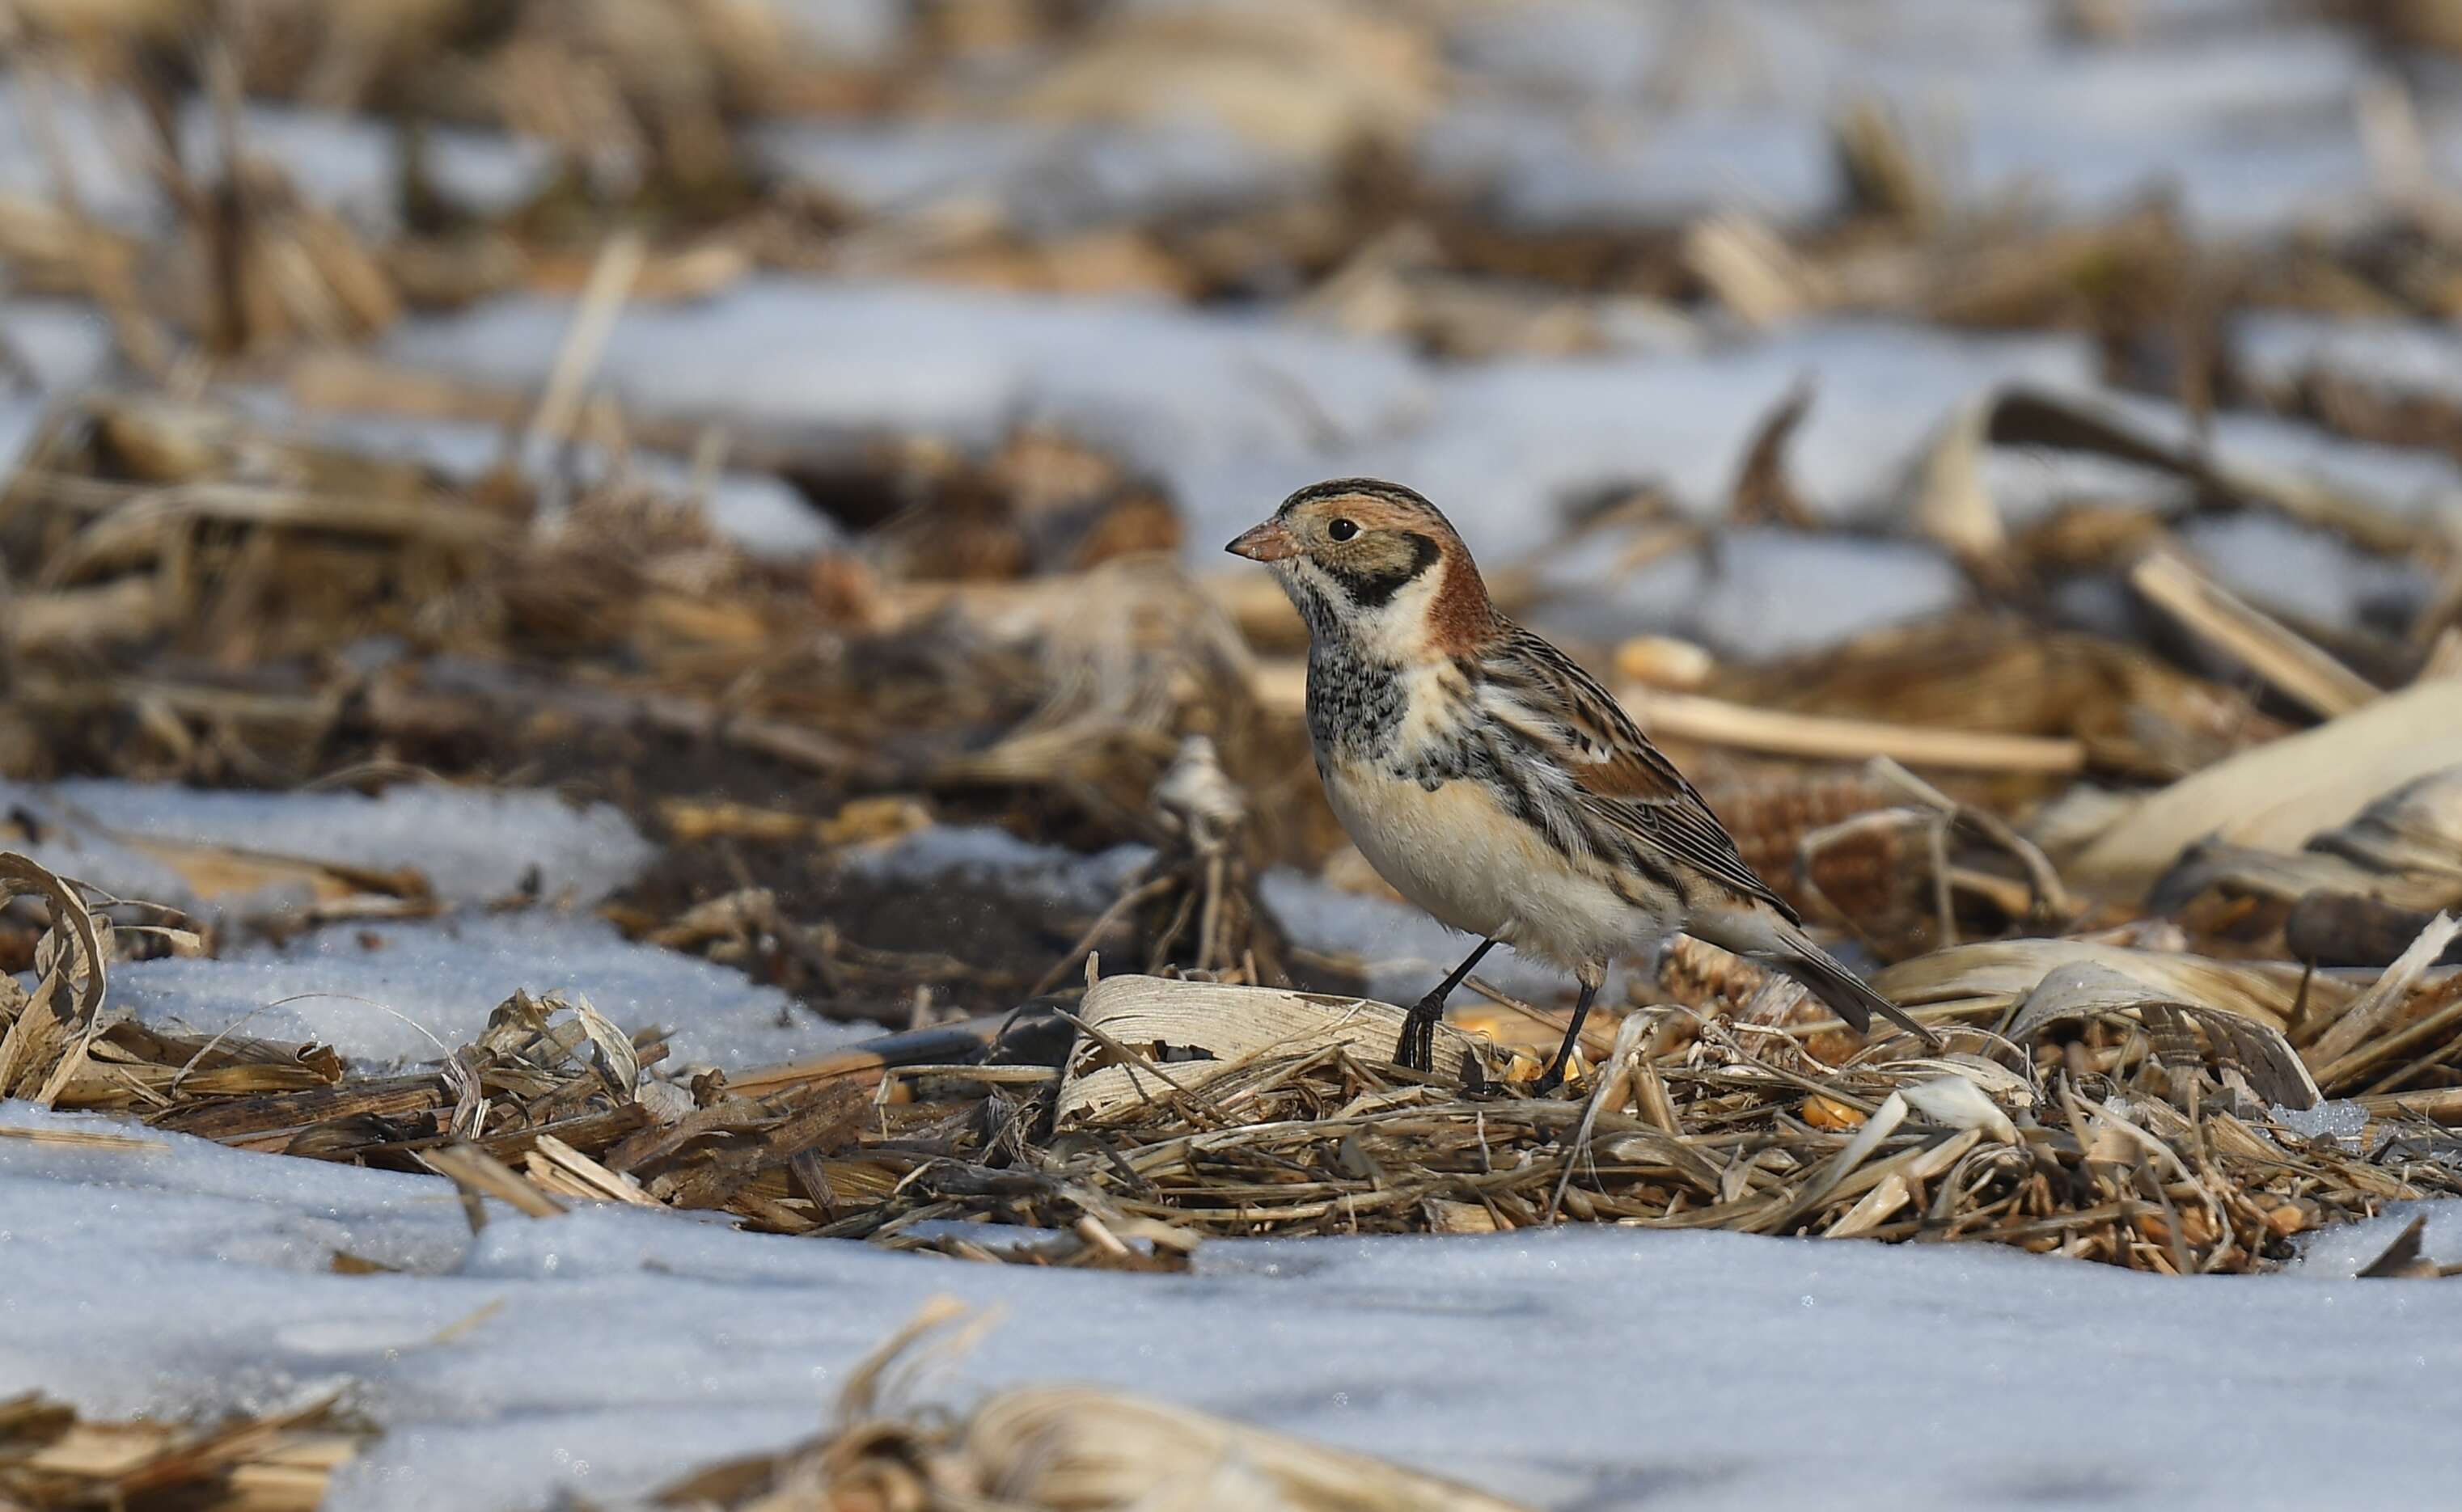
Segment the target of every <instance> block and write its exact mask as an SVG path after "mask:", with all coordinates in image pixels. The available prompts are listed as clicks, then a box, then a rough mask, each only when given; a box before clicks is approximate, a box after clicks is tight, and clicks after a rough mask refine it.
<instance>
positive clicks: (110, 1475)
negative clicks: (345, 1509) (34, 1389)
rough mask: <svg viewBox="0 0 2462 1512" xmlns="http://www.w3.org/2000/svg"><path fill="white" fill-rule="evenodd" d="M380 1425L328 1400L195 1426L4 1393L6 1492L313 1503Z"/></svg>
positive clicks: (37, 1509) (218, 1511) (42, 1507)
mask: <svg viewBox="0 0 2462 1512" xmlns="http://www.w3.org/2000/svg"><path fill="white" fill-rule="evenodd" d="M374 1433H375V1431H374V1430H373V1429H371V1428H368V1427H365V1426H363V1425H358V1424H355V1423H353V1422H352V1421H351V1420H350V1418H349V1417H348V1415H345V1414H342V1413H340V1412H337V1411H336V1410H335V1407H334V1404H333V1403H331V1402H315V1403H312V1404H310V1405H308V1406H305V1407H299V1408H293V1409H291V1410H288V1411H282V1412H273V1413H267V1414H264V1415H256V1416H241V1417H238V1418H235V1419H233V1420H231V1421H229V1422H226V1423H221V1424H215V1425H205V1426H190V1425H184V1424H181V1423H176V1422H163V1421H160V1420H155V1419H137V1420H133V1421H127V1422H97V1421H92V1420H88V1419H86V1418H83V1417H81V1416H80V1415H78V1414H77V1413H76V1410H75V1409H73V1408H70V1407H67V1406H64V1405H62V1404H60V1403H56V1402H50V1401H45V1400H43V1399H42V1398H41V1397H39V1396H33V1395H27V1396H20V1397H15V1398H11V1399H7V1400H0V1497H5V1498H6V1499H7V1501H8V1503H9V1504H10V1505H11V1506H12V1507H25V1508H29V1509H31V1512H68V1509H71V1508H83V1507H124V1508H127V1509H128V1512H172V1509H174V1508H184V1509H196V1512H313V1508H315V1507H317V1506H319V1505H322V1504H323V1502H324V1500H325V1487H326V1483H327V1481H329V1480H331V1479H332V1478H333V1475H334V1473H335V1471H336V1470H339V1469H340V1468H341V1467H342V1466H343V1465H345V1464H347V1463H348V1462H349V1461H350V1460H351V1458H353V1457H354V1456H355V1455H356V1454H357V1452H358V1450H359V1446H360V1445H361V1444H363V1443H365V1442H366V1441H367V1439H369V1438H370V1437H372V1436H374Z"/></svg>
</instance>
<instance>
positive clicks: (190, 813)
mask: <svg viewBox="0 0 2462 1512" xmlns="http://www.w3.org/2000/svg"><path fill="white" fill-rule="evenodd" d="M0 808H5V809H9V810H16V809H23V810H26V811H27V812H28V813H30V814H32V816H34V817H35V819H36V820H37V821H38V825H39V829H40V831H41V832H42V833H43V838H42V839H41V840H40V841H39V842H37V843H36V844H34V845H32V846H30V847H28V848H27V850H28V853H30V854H32V856H33V857H34V858H35V859H36V860H37V861H40V862H42V863H43V864H44V865H46V866H50V867H52V868H54V870H56V871H59V872H61V873H63V874H65V875H72V876H76V877H77V878H79V879H80V880H83V881H87V882H91V883H93V884H94V885H96V886H97V887H101V888H104V889H106V890H107V891H110V892H114V893H118V894H119V895H120V896H127V897H142V898H148V899H150V900H152V901H156V902H172V903H188V902H193V901H194V900H193V899H192V898H190V897H189V896H188V893H187V889H186V887H185V886H184V884H181V883H179V882H178V881H177V879H176V877H171V876H170V874H168V873H167V872H166V871H165V869H164V868H163V866H162V863H161V862H159V861H156V860H153V859H151V858H146V857H143V856H141V855H139V854H137V853H133V852H132V851H131V850H130V849H129V848H128V847H127V846H126V845H125V844H123V843H121V842H123V841H126V840H131V839H140V838H141V839H145V840H154V841H163V842H172V843H187V844H192V845H208V846H225V847H231V848H235V849H239V850H245V851H255V852H265V853H274V854H281V855H292V856H299V857H305V858H308V859H312V860H317V861H326V862H333V863H336V864H340V865H348V866H359V867H369V868H375V869H378V870H391V869H393V868H396V867H401V866H408V867H412V868H415V869H417V870H418V871H419V873H420V874H421V875H423V876H424V877H426V879H427V881H428V884H429V886H430V887H431V888H432V889H433V890H434V891H435V894H436V896H438V897H440V898H443V899H444V900H446V901H448V902H483V901H486V900H487V899H490V898H496V897H502V896H506V895H508V894H510V893H513V892H515V891H516V890H518V889H519V888H520V887H521V886H522V885H523V883H524V882H525V880H527V878H528V876H529V873H530V872H531V870H532V869H533V868H535V869H536V870H537V875H538V881H539V891H540V893H541V896H547V897H551V898H552V897H557V896H564V895H567V894H569V895H570V896H571V897H572V900H573V901H574V902H576V903H580V904H589V903H594V902H596V901H598V900H599V899H600V898H603V897H605V896H607V895H608V894H610V893H613V892H615V890H616V889H617V888H619V887H622V886H623V885H624V884H625V883H627V882H629V881H631V880H632V879H633V877H634V876H635V875H637V874H638V873H639V871H640V870H641V868H642V867H644V866H646V865H647V864H649V861H650V858H651V856H652V855H653V854H655V852H654V850H653V848H652V847H651V845H650V844H649V842H648V841H646V840H644V839H642V838H641V836H640V834H639V832H637V831H636V830H635V829H634V828H633V826H632V824H631V822H630V821H629V820H627V819H626V818H625V817H624V816H623V815H622V814H621V813H620V812H618V811H617V810H615V809H614V808H612V807H610V806H608V805H606V804H593V805H590V806H588V807H576V806H574V805H572V804H570V803H567V802H566V801H565V800H563V799H562V798H559V797H557V796H556V795H555V794H553V793H549V792H538V791H529V790H519V789H516V790H508V791H487V790H485V789H480V788H453V787H448V786H444V785H442V784H438V785H432V786H425V785H422V786H403V787H396V788H387V789H386V790H385V791H384V792H383V793H381V794H379V795H378V796H375V797H370V796H368V795H366V794H362V793H355V792H292V793H270V792H205V791H200V790H197V789H194V788H180V787H176V786H172V785H169V784H155V783H136V782H125V781H120V780H119V779H100V778H79V779H74V780H70V781H65V782H60V783H54V784H49V785H38V784H29V783H16V782H0ZM166 878H168V879H167V880H166ZM166 890H167V894H166ZM251 901H252V902H253V901H261V900H251Z"/></svg>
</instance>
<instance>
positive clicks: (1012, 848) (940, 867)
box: [840, 825, 1154, 914]
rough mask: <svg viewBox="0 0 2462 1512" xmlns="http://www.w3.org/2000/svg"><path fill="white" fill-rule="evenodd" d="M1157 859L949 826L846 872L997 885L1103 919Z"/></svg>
mask: <svg viewBox="0 0 2462 1512" xmlns="http://www.w3.org/2000/svg"><path fill="white" fill-rule="evenodd" d="M1153 858H1154V851H1153V850H1152V848H1150V847H1147V846H1142V845H1116V846H1113V847H1112V848H1111V849H1110V850H1108V851H1103V852H1099V853H1095V854H1092V855H1087V854H1084V853H1079V852H1076V851H1071V850H1069V849H1068V848H1067V847H1065V846H1057V845H1041V844H1038V843H1036V842H1034V841H1032V840H1022V839H1019V838H1018V837H1017V836H1016V835H1013V834H1011V833H1009V832H1007V831H1005V830H1001V829H995V828H993V827H992V826H989V825H941V826H938V827H935V828H933V829H929V830H918V831H916V832H914V833H912V834H907V835H901V836H899V837H898V838H897V839H896V840H893V841H891V842H890V843H888V844H887V845H882V846H875V847H870V848H867V849H864V850H860V851H855V852H852V853H849V854H848V855H847V857H846V859H845V860H844V861H843V862H842V863H841V864H840V870H841V871H844V872H846V873H848V874H849V875H853V876H857V877H863V878H868V879H870V880H873V881H875V882H890V883H907V884H912V883H918V882H937V881H951V882H957V883H960V884H962V885H965V886H969V887H992V888H997V889H999V890H1000V891H1002V892H1004V893H1008V894H1011V895H1013V896H1020V897H1031V898H1034V899H1036V900H1038V901H1040V902H1043V903H1046V904H1047V905H1049V906H1051V907H1053V908H1064V909H1076V910H1079V911H1082V912H1085V913H1088V914H1098V913H1101V912H1102V911H1103V910H1104V909H1106V908H1109V907H1110V906H1111V905H1112V900H1113V899H1115V898H1117V897H1118V896H1120V893H1121V891H1122V890H1123V889H1125V888H1126V887H1127V886H1128V885H1129V880H1130V878H1132V877H1134V875H1136V873H1137V869H1138V868H1140V867H1142V866H1144V865H1145V864H1146V863H1147V862H1148V861H1150V860H1152V859H1153Z"/></svg>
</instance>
